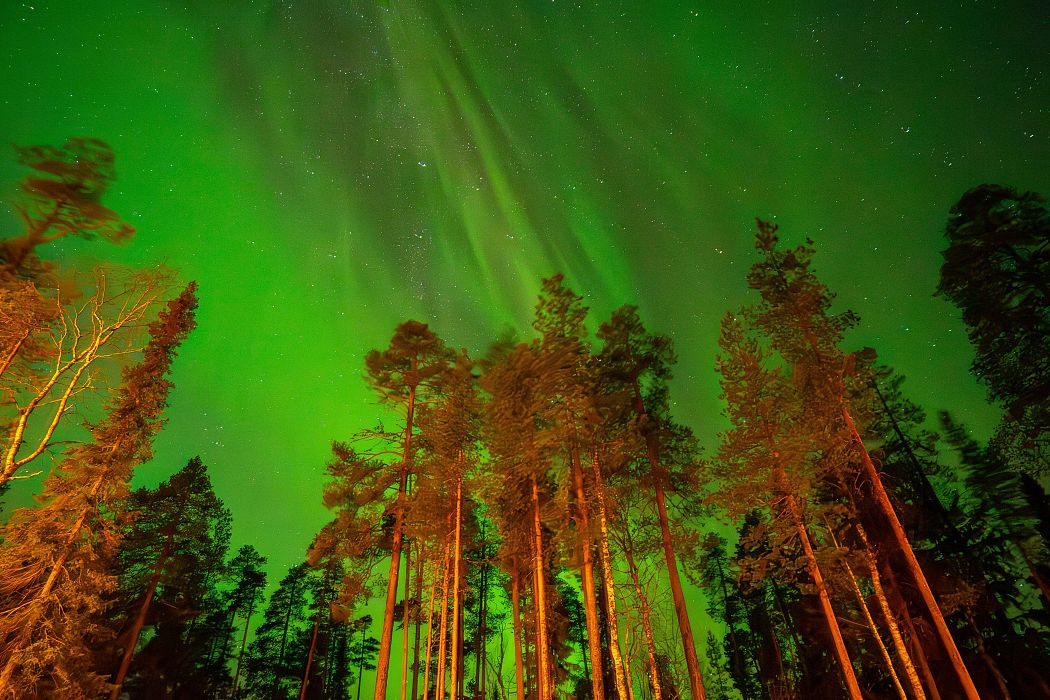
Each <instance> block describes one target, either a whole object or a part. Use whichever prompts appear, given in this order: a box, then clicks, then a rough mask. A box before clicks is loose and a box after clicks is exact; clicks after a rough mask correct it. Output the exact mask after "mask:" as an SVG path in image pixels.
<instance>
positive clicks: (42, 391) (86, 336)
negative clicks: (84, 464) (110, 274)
mask: <svg viewBox="0 0 1050 700" xmlns="http://www.w3.org/2000/svg"><path fill="white" fill-rule="evenodd" d="M160 291H161V285H160V284H159V280H158V279H156V278H155V277H150V278H146V279H145V280H144V281H143V282H141V283H140V286H138V287H137V288H136V289H134V290H132V291H130V293H128V292H121V293H120V294H117V295H115V296H113V297H109V296H108V287H107V280H106V276H105V273H104V272H102V271H99V272H98V275H97V284H96V290H95V293H94V294H93V295H92V297H91V299H90V300H89V301H88V302H87V303H85V304H84V305H82V306H80V307H78V308H74V309H73V310H71V311H70V312H68V313H66V314H63V315H62V316H60V318H59V321H58V325H59V327H58V328H57V329H56V330H55V331H53V332H52V334H51V335H52V343H53V344H54V346H55V359H54V364H53V368H52V370H51V372H50V373H49V375H48V376H47V378H46V379H45V380H44V381H43V383H42V384H40V385H38V386H37V387H35V391H33V393H32V396H31V397H30V399H29V401H28V403H26V404H25V406H23V407H20V408H18V409H17V417H16V418H15V420H14V422H13V424H12V425H11V427H10V428H9V430H8V434H7V436H6V440H5V443H6V444H5V447H4V451H3V462H2V465H0V485H2V484H4V483H6V482H7V481H9V480H10V479H11V478H13V477H14V476H15V474H16V472H17V471H18V470H19V469H20V468H22V467H24V466H25V465H26V464H28V463H30V462H32V461H33V460H35V459H36V458H37V457H39V456H40V455H41V454H43V452H44V451H45V450H47V449H48V447H50V446H51V444H52V443H51V439H52V437H53V436H54V434H55V431H56V430H57V429H58V426H59V424H60V423H61V421H62V417H63V416H64V415H65V414H66V413H68V412H69V411H70V410H71V409H72V404H71V399H72V398H73V397H74V396H76V395H77V394H79V393H81V392H82V391H84V390H86V389H89V388H92V383H91V374H90V372H89V370H90V369H91V368H92V367H93V366H94V365H95V364H96V363H97V362H98V361H100V360H106V359H112V358H115V357H118V356H121V355H127V354H130V353H132V352H136V351H137V350H140V349H141V348H140V347H137V346H135V345H134V344H133V343H132V342H131V341H130V339H129V340H128V345H127V346H126V347H122V348H119V349H114V350H113V351H110V352H103V350H104V349H107V348H109V347H110V346H111V345H113V344H114V343H116V342H118V341H119V340H120V339H121V337H122V336H123V335H124V334H122V333H120V331H122V330H123V329H129V330H130V329H132V328H134V324H135V323H136V322H137V321H139V320H141V319H142V318H143V317H144V316H145V315H146V314H147V312H148V311H149V310H150V308H151V307H152V306H153V305H154V304H155V303H156V302H157V299H158V297H159V295H160ZM120 297H124V298H123V299H122V300H121V305H120V308H119V310H118V311H117V312H116V313H115V314H113V312H111V311H110V310H109V307H110V305H111V304H112V302H114V301H115V300H116V299H117V298H120ZM109 315H112V316H113V320H112V321H107V320H106V316H109ZM88 320H89V321H90V327H89V328H84V327H83V326H85V325H88V323H87V322H86V321H88ZM5 367H6V365H5ZM44 408H50V409H51V412H50V416H49V417H48V418H43V422H44V427H43V432H42V433H41V435H40V437H39V438H38V439H37V440H35V443H34V445H33V446H32V448H31V449H30V450H29V452H28V453H26V454H24V455H23V456H22V457H19V456H18V454H19V452H20V451H21V450H22V448H23V447H24V446H25V441H26V433H27V431H28V429H29V428H30V423H31V421H33V418H34V416H39V415H40V411H41V410H42V409H44ZM33 422H34V424H35V421H33Z"/></svg>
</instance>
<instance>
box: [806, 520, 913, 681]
mask: <svg viewBox="0 0 1050 700" xmlns="http://www.w3.org/2000/svg"><path fill="white" fill-rule="evenodd" d="M824 522H825V523H826V524H827V528H828V535H829V536H830V537H831V543H832V544H833V545H834V546H835V549H836V550H838V551H839V552H840V553H841V554H842V568H843V569H845V570H846V578H847V579H848V580H849V585H850V590H852V591H853V597H854V599H856V601H857V605H858V606H859V607H860V611H861V614H862V615H863V616H864V621H865V622H866V623H867V625H868V630H870V631H871V637H872V639H874V640H875V646H876V647H878V649H879V655H880V656H881V657H882V662H883V664H884V665H885V666H886V672H887V673H888V674H889V675H890V680H891V681H893V688H894V690H896V691H897V697H899V698H900V700H908V696H907V695H906V694H905V692H904V686H903V685H901V680H900V677H899V676H898V675H897V669H896V668H894V666H893V659H892V658H891V657H890V650H889V649H887V648H886V644H885V642H883V641H882V635H881V634H880V632H879V627H878V625H876V624H875V618H873V617H872V616H871V609H870V608H869V607H868V601H867V600H865V599H864V592H863V591H862V590H860V584H859V583H858V582H857V577H856V576H855V575H854V574H853V567H851V566H850V565H849V561H847V560H846V552H845V551H844V550H843V548H842V547H840V546H839V543H838V541H837V540H836V538H835V532H834V530H832V527H831V523H829V522H828V521H827V519H825V520H824Z"/></svg>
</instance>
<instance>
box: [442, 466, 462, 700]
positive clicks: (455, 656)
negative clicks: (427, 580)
mask: <svg viewBox="0 0 1050 700" xmlns="http://www.w3.org/2000/svg"><path fill="white" fill-rule="evenodd" d="M462 531H463V477H459V478H458V479H457V480H456V544H455V546H454V547H453V548H452V567H453V568H452V678H451V680H450V681H449V684H448V687H449V691H450V692H451V693H452V694H453V700H455V699H456V698H458V697H459V674H460V670H461V667H460V660H461V659H462V656H463V653H462V647H463V643H462V641H461V638H460V630H461V629H462V628H461V627H460V624H459V622H460V596H459V567H460V559H461V558H462V556H463V552H462V542H461V535H462ZM439 700H440V699H439Z"/></svg>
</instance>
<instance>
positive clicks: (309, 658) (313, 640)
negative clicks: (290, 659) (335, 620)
mask: <svg viewBox="0 0 1050 700" xmlns="http://www.w3.org/2000/svg"><path fill="white" fill-rule="evenodd" d="M320 627H321V613H317V619H316V620H314V631H313V634H312V635H311V637H310V651H309V652H307V654H306V669H305V670H304V671H303V682H302V683H300V684H299V700H304V698H306V686H308V685H310V667H311V666H312V665H313V662H314V650H315V649H316V648H317V630H318V629H319V628H320Z"/></svg>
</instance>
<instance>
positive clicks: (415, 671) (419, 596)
mask: <svg viewBox="0 0 1050 700" xmlns="http://www.w3.org/2000/svg"><path fill="white" fill-rule="evenodd" d="M416 550H417V551H416V554H417V558H418V559H419V563H418V564H417V565H416V605H417V606H418V609H419V613H418V615H419V616H418V617H417V619H416V639H415V648H414V650H413V652H412V700H416V697H417V695H416V693H417V692H418V691H419V636H420V629H419V628H420V626H421V625H422V624H423V545H422V543H420V544H419V545H418V546H417V547H416ZM431 596H433V593H431Z"/></svg>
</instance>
